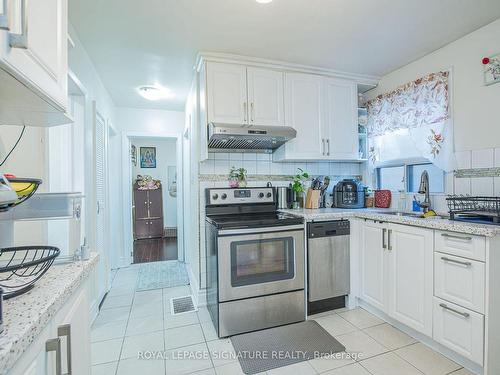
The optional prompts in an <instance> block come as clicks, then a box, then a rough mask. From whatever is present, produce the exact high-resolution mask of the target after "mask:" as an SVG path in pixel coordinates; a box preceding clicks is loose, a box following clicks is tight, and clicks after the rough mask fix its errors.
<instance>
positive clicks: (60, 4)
mask: <svg viewBox="0 0 500 375" xmlns="http://www.w3.org/2000/svg"><path fill="white" fill-rule="evenodd" d="M8 3H9V4H11V9H10V12H9V14H10V19H9V25H10V31H2V32H0V65H1V66H3V67H4V68H5V69H6V70H8V71H10V72H11V73H12V74H13V75H14V76H16V77H17V78H18V79H21V80H23V81H25V82H26V83H28V84H29V85H32V86H34V87H36V88H38V89H41V90H42V91H43V93H44V94H45V95H47V96H48V97H49V98H50V99H52V100H53V101H54V104H56V105H57V106H58V107H60V109H61V110H66V108H67V70H68V53H67V49H68V47H67V34H68V2H67V0H44V1H29V0H17V1H10V2H8ZM0 12H1V11H0Z"/></svg>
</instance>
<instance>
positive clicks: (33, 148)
mask: <svg viewBox="0 0 500 375" xmlns="http://www.w3.org/2000/svg"><path fill="white" fill-rule="evenodd" d="M21 130H22V126H7V125H2V124H0V162H1V161H2V160H3V159H4V158H5V156H7V153H8V152H9V151H10V150H11V149H12V147H13V146H14V144H15V142H16V140H17V139H18V137H19V135H20V133H21ZM44 143H45V129H43V128H31V127H27V128H26V130H25V132H24V135H23V138H22V140H21V141H20V142H19V144H18V146H17V147H16V149H15V151H14V152H13V153H12V154H11V155H10V157H9V159H8V160H7V162H6V163H5V164H4V165H3V166H2V167H0V172H2V173H12V174H14V175H16V176H17V177H33V178H41V179H45V177H46V175H47V173H46V172H47V171H46V168H45V162H46V157H45V145H44ZM44 190H47V186H46V185H45V186H44V185H42V186H41V187H40V191H44Z"/></svg>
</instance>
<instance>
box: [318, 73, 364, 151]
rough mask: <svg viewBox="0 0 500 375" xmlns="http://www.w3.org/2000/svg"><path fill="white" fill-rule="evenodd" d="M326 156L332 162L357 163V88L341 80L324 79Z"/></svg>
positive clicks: (353, 83)
mask: <svg viewBox="0 0 500 375" xmlns="http://www.w3.org/2000/svg"><path fill="white" fill-rule="evenodd" d="M324 85H325V101H326V103H325V109H326V120H325V131H324V132H325V134H326V137H327V140H326V143H327V145H326V154H327V156H328V158H329V159H333V160H356V159H359V150H358V148H359V144H358V143H359V142H358V138H359V136H358V118H357V113H358V111H357V102H358V100H357V87H356V83H355V82H352V81H347V80H341V79H325V81H324Z"/></svg>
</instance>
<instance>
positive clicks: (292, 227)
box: [218, 224, 304, 236]
mask: <svg viewBox="0 0 500 375" xmlns="http://www.w3.org/2000/svg"><path fill="white" fill-rule="evenodd" d="M302 229H304V224H297V225H284V226H277V227H267V228H244V229H223V230H219V232H218V233H219V235H222V236H228V235H240V234H253V233H256V234H257V233H273V232H284V231H290V230H302Z"/></svg>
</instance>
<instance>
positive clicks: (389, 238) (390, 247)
mask: <svg viewBox="0 0 500 375" xmlns="http://www.w3.org/2000/svg"><path fill="white" fill-rule="evenodd" d="M391 234H392V229H389V230H388V231H387V250H389V251H392V244H391Z"/></svg>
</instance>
